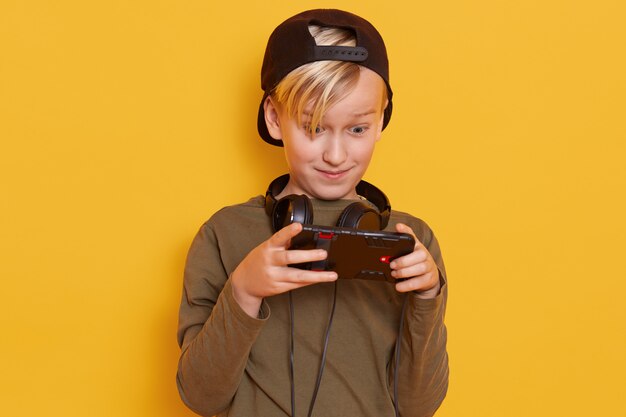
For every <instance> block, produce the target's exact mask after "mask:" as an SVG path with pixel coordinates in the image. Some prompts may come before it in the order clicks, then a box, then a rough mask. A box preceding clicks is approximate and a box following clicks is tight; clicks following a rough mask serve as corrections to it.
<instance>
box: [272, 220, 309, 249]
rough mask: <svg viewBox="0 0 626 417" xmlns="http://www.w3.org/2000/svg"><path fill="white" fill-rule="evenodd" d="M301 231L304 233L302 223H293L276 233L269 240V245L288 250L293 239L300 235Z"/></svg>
mask: <svg viewBox="0 0 626 417" xmlns="http://www.w3.org/2000/svg"><path fill="white" fill-rule="evenodd" d="M300 231H302V225H301V224H300V223H291V224H289V225H287V226H285V227H283V228H282V229H280V230H279V231H278V232H276V233H274V234H273V235H272V237H271V238H270V240H269V244H270V246H273V247H280V248H287V247H288V246H289V244H290V242H291V238H293V237H294V236H296V235H297V234H298V233H300Z"/></svg>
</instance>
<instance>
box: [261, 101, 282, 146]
mask: <svg viewBox="0 0 626 417" xmlns="http://www.w3.org/2000/svg"><path fill="white" fill-rule="evenodd" d="M263 112H264V114H265V124H266V125H267V131H268V132H269V134H270V136H271V137H272V138H274V139H276V140H282V138H283V132H282V130H281V128H280V117H279V116H278V108H277V107H276V105H275V104H274V101H273V100H272V97H269V96H268V97H267V98H266V99H265V102H264V103H263Z"/></svg>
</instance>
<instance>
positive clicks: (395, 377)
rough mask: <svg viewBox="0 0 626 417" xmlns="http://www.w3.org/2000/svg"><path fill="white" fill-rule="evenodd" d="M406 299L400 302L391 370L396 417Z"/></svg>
mask: <svg viewBox="0 0 626 417" xmlns="http://www.w3.org/2000/svg"><path fill="white" fill-rule="evenodd" d="M407 299H408V297H407V296H406V295H405V296H404V300H403V301H402V311H401V313H400V323H399V324H398V338H397V339H396V354H395V363H394V369H393V407H394V409H395V412H396V417H399V416H400V407H399V406H398V372H399V370H400V352H401V349H400V348H401V346H402V329H403V327H404V311H405V310H406V304H407V303H406V300H407Z"/></svg>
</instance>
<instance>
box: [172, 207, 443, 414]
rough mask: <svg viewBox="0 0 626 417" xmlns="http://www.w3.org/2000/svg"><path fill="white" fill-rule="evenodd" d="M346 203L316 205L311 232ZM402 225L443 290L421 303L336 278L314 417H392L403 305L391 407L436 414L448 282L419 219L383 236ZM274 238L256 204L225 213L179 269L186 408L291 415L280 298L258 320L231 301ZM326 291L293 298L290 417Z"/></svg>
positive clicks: (308, 373) (309, 388)
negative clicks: (238, 277)
mask: <svg viewBox="0 0 626 417" xmlns="http://www.w3.org/2000/svg"><path fill="white" fill-rule="evenodd" d="M351 202H352V201H350V200H337V201H321V200H313V208H314V216H315V219H314V224H318V225H327V226H331V225H334V224H335V222H336V221H337V219H338V217H339V214H340V213H341V211H342V210H343V208H344V207H345V206H347V205H348V204H349V203H351ZM399 222H401V223H405V224H407V225H409V226H410V227H411V228H412V229H413V231H414V232H415V234H416V236H417V237H418V239H419V240H420V241H421V242H422V243H423V244H424V245H425V246H426V247H427V248H428V250H429V251H430V253H431V255H432V256H433V258H434V259H435V262H436V263H437V266H438V268H439V272H440V278H441V281H442V288H441V291H440V293H439V295H438V296H437V297H436V298H434V299H430V300H424V299H420V298H418V297H417V296H415V294H413V293H398V292H397V291H396V290H395V287H394V285H393V284H390V283H388V282H383V281H367V280H343V279H339V280H338V281H337V282H336V285H337V300H336V308H335V313H334V318H333V322H332V326H331V329H330V336H329V342H328V349H327V356H326V365H325V368H324V373H323V378H322V381H321V384H320V387H319V393H318V394H317V400H316V402H315V407H314V411H313V415H314V416H322V417H332V416H341V417H345V416H366V417H367V416H371V417H386V416H389V417H391V416H394V399H393V395H394V389H393V383H394V376H393V372H394V353H395V349H394V347H395V344H396V340H397V337H398V326H399V322H400V314H401V311H402V303H403V300H404V297H408V298H407V300H406V302H407V305H406V309H405V319H404V323H403V328H402V329H401V333H402V337H401V354H400V366H399V374H398V379H399V383H398V389H397V391H398V404H399V410H400V415H401V416H403V417H424V416H431V415H433V414H434V413H435V411H436V410H437V408H438V407H439V405H440V404H441V402H442V401H443V398H444V397H445V394H446V390H447V386H448V357H447V353H446V329H445V326H444V321H443V320H444V313H445V305H446V298H447V284H446V281H447V280H446V275H445V268H444V264H443V260H442V257H441V251H440V249H439V245H438V243H437V240H436V239H435V237H434V235H433V233H432V231H431V229H430V228H429V227H428V226H427V225H426V224H425V223H424V222H423V221H421V220H419V219H417V218H415V217H413V216H411V215H409V214H406V213H401V212H398V211H393V212H392V214H391V219H390V222H389V225H388V226H387V229H386V230H390V231H395V224H396V223H399ZM271 235H272V230H271V226H270V222H269V219H268V217H267V215H266V214H265V209H264V198H263V197H262V196H257V197H255V198H252V199H250V200H249V201H248V202H246V203H243V204H239V205H235V206H230V207H226V208H224V209H222V210H220V211H218V212H217V213H215V214H214V215H213V216H212V217H211V218H210V219H209V220H208V221H207V222H206V223H205V224H204V225H202V227H201V228H200V230H199V232H198V234H197V235H196V237H195V239H194V240H193V243H192V245H191V248H190V250H189V254H188V257H187V263H186V267H185V275H184V284H183V294H182V301H181V305H180V315H179V326H178V343H179V345H180V346H181V349H182V353H181V357H180V361H179V366H178V373H177V383H178V389H179V392H180V396H181V398H182V400H183V401H184V402H185V404H187V406H188V407H189V408H190V409H192V410H193V411H195V412H196V413H198V414H201V415H204V416H212V415H218V416H234V417H239V416H242V417H253V416H262V417H274V416H290V415H291V379H290V370H289V357H290V312H289V304H288V294H280V295H277V296H273V297H267V298H265V299H264V301H263V303H262V306H261V311H260V313H259V317H258V318H254V317H250V316H248V315H247V314H246V313H245V312H244V311H243V310H242V309H241V308H240V307H239V305H238V304H237V302H236V301H235V299H234V298H233V295H232V290H231V286H230V280H229V276H230V274H231V273H232V272H233V270H234V269H235V268H236V267H237V265H238V264H239V263H240V262H241V261H242V260H243V259H244V257H245V256H246V255H247V254H248V252H250V251H251V250H252V249H253V248H255V247H256V246H258V245H259V244H260V243H262V242H263V241H265V240H267V239H268V238H269V237H270V236H271ZM334 285H335V284H334V283H320V284H314V285H310V286H307V287H303V288H300V289H298V290H294V291H292V297H293V306H294V386H295V404H296V415H297V416H306V414H307V412H308V409H309V404H310V402H311V398H312V396H313V391H314V389H315V382H316V378H317V375H318V371H319V367H320V361H321V357H322V353H323V348H324V336H325V332H326V328H327V324H328V318H329V315H330V311H331V308H332V303H333V291H334V287H333V286H334Z"/></svg>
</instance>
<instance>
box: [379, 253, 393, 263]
mask: <svg viewBox="0 0 626 417" xmlns="http://www.w3.org/2000/svg"><path fill="white" fill-rule="evenodd" d="M380 261H381V262H382V263H386V264H388V263H390V262H391V256H389V255H385V256H381V257H380Z"/></svg>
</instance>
